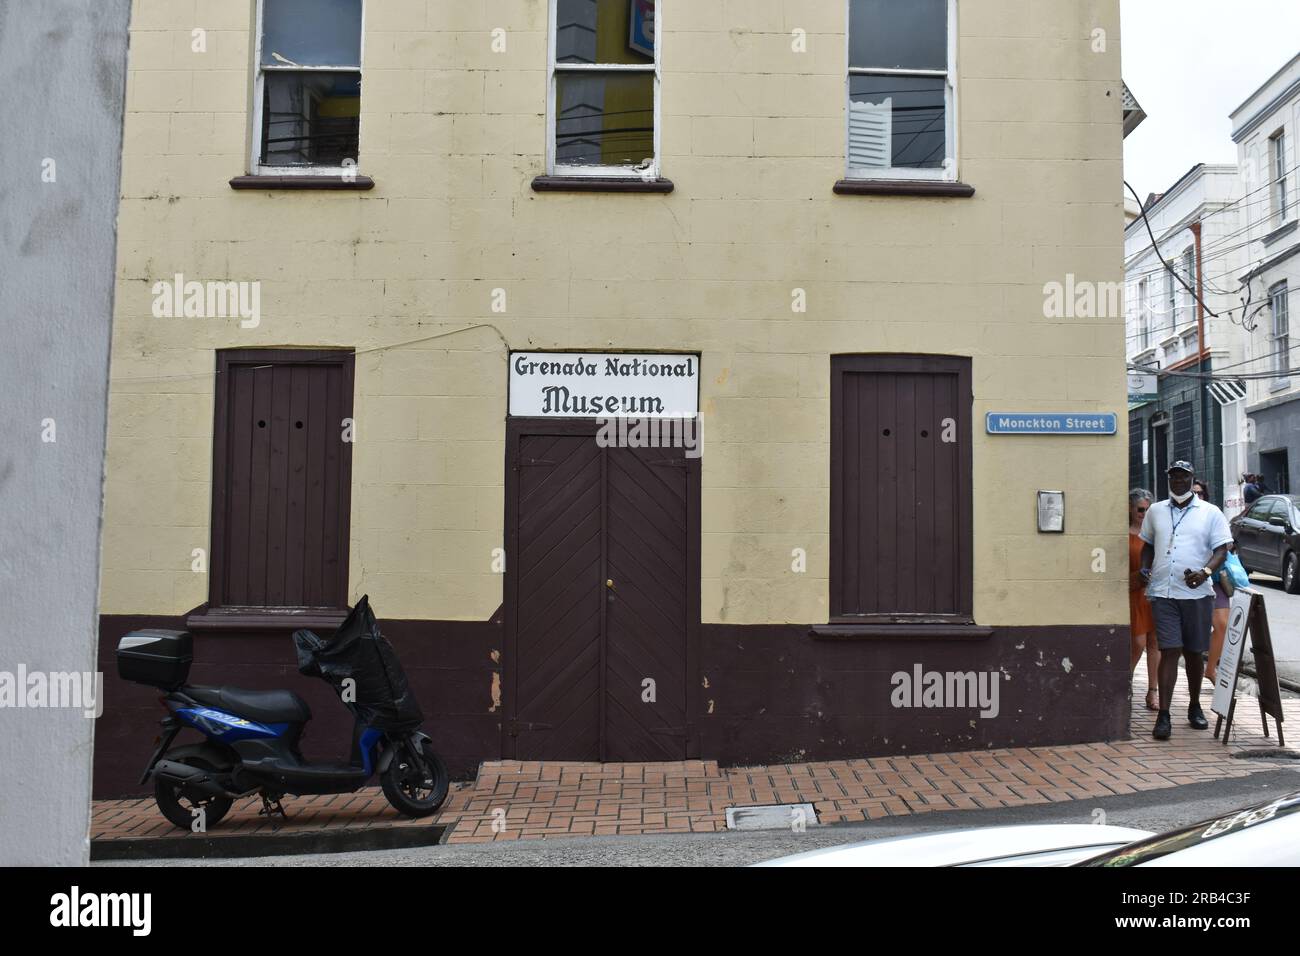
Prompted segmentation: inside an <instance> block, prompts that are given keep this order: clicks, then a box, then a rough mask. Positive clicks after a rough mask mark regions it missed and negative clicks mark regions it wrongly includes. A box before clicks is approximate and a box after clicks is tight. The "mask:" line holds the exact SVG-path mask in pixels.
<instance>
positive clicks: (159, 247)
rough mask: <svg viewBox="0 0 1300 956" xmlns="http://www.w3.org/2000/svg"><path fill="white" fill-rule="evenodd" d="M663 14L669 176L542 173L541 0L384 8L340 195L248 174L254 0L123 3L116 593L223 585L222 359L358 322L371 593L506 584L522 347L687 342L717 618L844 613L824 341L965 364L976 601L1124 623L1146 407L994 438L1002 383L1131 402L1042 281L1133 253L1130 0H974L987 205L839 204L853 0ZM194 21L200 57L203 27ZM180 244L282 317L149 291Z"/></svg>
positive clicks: (965, 155)
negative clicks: (1138, 426)
mask: <svg viewBox="0 0 1300 956" xmlns="http://www.w3.org/2000/svg"><path fill="white" fill-rule="evenodd" d="M661 6H662V7H663V13H662V31H661V33H660V37H659V42H660V44H661V48H662V70H661V106H660V110H661V115H660V119H659V123H660V130H661V139H662V149H661V168H662V173H663V175H664V176H666V177H668V178H670V179H672V180H673V182H674V183H675V186H676V189H675V191H674V192H672V193H671V194H667V195H615V194H557V193H535V192H533V191H532V189H531V188H530V183H531V180H532V179H533V177H534V176H536V175H538V174H541V173H544V172H545V143H546V90H547V83H548V77H547V74H546V64H547V42H548V40H547V24H548V19H547V13H546V4H545V3H542V2H533V0H527V2H525V0H483V2H473V3H461V4H450V3H445V2H442V0H429V2H424V0H400V2H398V0H382V2H379V0H371V2H369V3H367V5H366V19H365V35H364V38H363V71H364V73H363V77H364V79H363V93H362V98H361V119H360V157H359V165H358V171H359V172H360V173H361V174H363V175H366V176H371V177H373V178H374V180H375V188H374V189H373V190H370V191H366V192H338V193H320V192H296V191H292V192H291V191H233V190H231V189H230V188H229V186H228V185H227V181H228V180H229V179H230V178H231V177H232V176H234V175H238V174H242V173H244V172H246V171H247V165H248V159H247V157H248V153H249V150H250V138H249V137H250V131H249V115H250V107H249V101H250V97H251V88H252V80H253V73H252V66H251V56H250V52H249V51H250V49H251V36H252V33H251V31H252V22H253V13H252V10H253V4H252V3H251V2H249V3H235V2H231V3H223V4H216V3H206V2H198V0H179V2H173V0H168V2H166V3H163V2H157V0H137V2H136V4H135V19H134V24H133V32H132V57H131V64H130V66H131V71H130V77H129V83H128V115H127V119H126V130H125V135H126V153H125V160H124V172H123V189H122V194H123V197H122V208H121V219H120V245H119V268H118V297H117V303H118V304H117V312H116V316H115V323H114V369H113V385H112V399H111V409H110V436H109V464H108V492H107V502H106V517H105V548H104V576H103V600H104V611H105V613H131V614H141V613H156V614H180V613H183V612H185V611H187V610H189V609H190V608H192V607H194V606H196V605H198V604H200V603H201V602H203V601H204V600H206V598H207V579H206V576H205V575H202V574H197V573H194V572H191V571H190V570H189V569H190V562H191V551H192V549H194V548H206V547H207V546H208V544H209V542H208V532H209V511H210V494H211V478H210V470H211V445H212V434H211V432H212V420H213V416H212V412H213V409H212V396H213V367H214V357H213V352H214V350H216V349H219V348H229V347H270V346H347V347H353V348H355V349H356V350H357V352H358V357H357V364H356V395H355V409H354V411H355V414H356V418H357V422H358V439H357V444H356V446H355V450H354V461H353V480H352V507H353V520H352V542H351V572H350V573H351V594H352V597H353V598H355V597H356V596H359V595H360V594H361V593H363V592H369V593H370V595H371V598H372V601H373V602H374V604H375V606H376V608H378V609H380V610H381V613H382V615H383V616H385V617H395V618H419V619H460V620H485V619H486V618H487V617H488V616H489V615H490V614H491V613H492V612H493V611H494V610H495V609H496V608H497V607H498V606H499V605H500V603H501V599H502V587H501V585H502V579H501V575H500V574H497V573H495V572H494V571H493V570H492V549H493V548H497V547H500V546H502V523H503V512H504V503H503V468H504V434H505V427H504V417H505V414H506V381H507V375H506V352H507V345H508V346H509V347H510V348H522V349H575V350H576V349H593V350H596V349H618V350H642V349H644V350H658V349H667V350H689V351H698V352H700V353H701V355H702V395H701V400H702V412H703V420H704V441H705V452H704V457H703V475H702V481H703V529H702V534H703V541H702V551H703V562H702V569H703V572H702V573H703V609H702V613H703V619H704V621H705V622H718V623H738V624H747V623H784V622H816V621H824V620H825V619H826V616H827V613H828V601H827V588H828V569H827V561H828V549H829V533H828V523H829V520H830V517H829V487H828V481H829V479H828V472H829V445H828V441H829V422H830V408H829V379H830V361H829V356H830V355H831V354H834V353H842V352H930V353H940V354H956V355H965V356H970V357H972V360H973V387H974V393H975V401H974V407H973V414H972V421H971V428H972V430H973V442H974V455H973V457H974V489H973V491H974V501H975V511H974V539H975V556H974V562H975V616H976V619H977V620H978V621H979V622H980V623H982V624H991V625H998V624H1022V625H1026V624H1122V623H1123V622H1125V621H1126V620H1127V610H1126V607H1127V605H1126V603H1125V594H1126V574H1127V565H1126V561H1125V554H1126V552H1125V544H1126V542H1125V538H1124V534H1123V530H1124V528H1125V511H1124V509H1125V505H1126V498H1125V491H1126V487H1125V485H1126V471H1127V469H1126V455H1127V438H1126V436H1125V434H1124V432H1123V430H1124V428H1125V425H1124V423H1123V422H1122V421H1121V423H1120V429H1121V432H1120V434H1118V435H1116V436H1112V437H1104V438H1053V437H1034V438H1026V437H996V436H987V435H985V434H984V433H983V418H984V413H985V412H987V411H994V410H1027V411H1120V410H1122V409H1123V408H1124V401H1125V392H1124V380H1123V375H1122V374H1121V373H1120V371H1119V369H1120V367H1121V366H1120V363H1121V362H1122V359H1123V355H1124V324H1123V317H1122V315H1114V316H1105V317H1102V318H1096V319H1089V318H1062V319H1055V318H1046V317H1045V316H1044V308H1043V306H1044V285H1045V283H1049V282H1064V281H1065V277H1066V274H1067V273H1073V274H1074V275H1075V276H1076V277H1077V278H1078V279H1079V280H1086V281H1094V282H1120V281H1122V278H1123V270H1122V247H1121V243H1122V224H1123V216H1122V208H1121V202H1120V199H1119V197H1120V196H1121V186H1120V183H1121V131H1120V123H1121V107H1120V94H1121V82H1120V66H1119V64H1120V59H1119V4H1118V0H1090V2H1079V3H1070V4H1044V3H1031V2H1029V0H959V2H958V4H957V7H958V21H957V22H958V27H957V30H958V40H957V63H956V76H957V81H956V82H957V91H958V93H957V96H958V106H957V109H958V113H957V126H958V145H957V152H958V161H959V173H960V178H961V180H962V181H963V182H967V183H970V184H971V185H973V186H974V187H975V189H976V193H975V196H974V197H972V198H969V199H934V198H919V197H911V198H909V197H861V196H837V195H833V194H832V192H831V187H832V185H833V183H834V182H835V181H836V180H837V179H839V178H841V177H842V175H843V173H844V153H845V100H846V92H845V77H846V44H845V30H846V28H847V5H846V3H845V0H799V2H793V0H787V2H780V0H763V2H755V0H745V2H729V0H728V2H722V0H720V2H715V3H705V4H700V3H685V2H681V0H662V3H661ZM196 27H202V28H204V29H206V30H207V38H208V45H207V52H206V53H193V52H191V51H190V43H189V37H190V35H191V31H192V30H193V29H194V28H196ZM495 28H501V29H504V30H505V37H506V49H505V51H504V52H499V53H496V52H493V50H492V33H491V31H492V30H493V29H495ZM796 29H800V30H804V31H806V34H807V52H805V53H796V52H793V50H792V48H791V39H792V31H794V30H796ZM1099 29H1100V30H1104V31H1105V35H1106V39H1105V51H1104V52H1094V47H1095V46H1096V45H1097V41H1096V36H1095V33H1094V31H1096V30H1099ZM178 272H179V273H183V274H184V275H185V277H186V278H187V279H199V280H209V279H212V280H232V281H257V282H260V283H261V296H262V299H261V311H262V316H261V322H260V324H259V325H258V326H257V327H256V328H247V329H246V328H241V327H240V324H239V320H238V318H232V319H159V318H155V317H153V315H152V314H151V303H152V295H151V292H150V290H151V287H152V285H153V283H155V282H157V281H159V280H164V279H170V277H171V276H172V275H173V274H174V273H178ZM497 289H501V290H504V291H505V296H506V309H505V311H504V312H501V313H498V312H494V311H493V309H492V303H493V294H494V290H497ZM795 289H802V290H804V292H805V294H806V296H807V311H806V312H802V313H799V312H794V311H793V310H792V295H793V292H794V290H795ZM462 330H463V331H462ZM440 334H441V335H443V336H444V337H442V338H437V339H431V338H430V337H431V336H435V335H440ZM414 340H421V341H418V342H417V343H416V344H412V345H403V344H401V343H407V342H412V341H414ZM1123 417H1124V416H1121V419H1122V418H1123ZM1040 488H1052V489H1062V490H1064V491H1065V492H1066V502H1067V514H1066V533H1065V534H1064V535H1052V536H1047V535H1040V534H1038V533H1037V532H1036V530H1035V511H1034V500H1035V492H1036V490H1037V489H1040ZM793 548H804V549H806V551H807V554H808V570H807V572H806V573H802V574H800V573H794V572H792V571H791V551H792V549H793ZM1096 549H1101V550H1102V551H1103V552H1104V554H1105V565H1104V571H1098V570H1096V568H1097V567H1098V565H1097V558H1096V555H1095V551H1096Z"/></svg>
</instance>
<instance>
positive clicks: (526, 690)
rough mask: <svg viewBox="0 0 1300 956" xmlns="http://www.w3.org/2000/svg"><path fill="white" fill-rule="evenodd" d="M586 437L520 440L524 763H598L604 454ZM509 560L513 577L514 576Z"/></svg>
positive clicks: (517, 676) (518, 660) (519, 685)
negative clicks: (533, 761) (537, 761)
mask: <svg viewBox="0 0 1300 956" xmlns="http://www.w3.org/2000/svg"><path fill="white" fill-rule="evenodd" d="M600 451H601V450H600V449H599V448H598V447H596V442H595V441H594V440H593V439H592V438H590V437H585V436H566V435H527V436H524V437H523V438H522V439H521V440H520V442H519V462H518V468H519V470H518V486H517V487H518V496H519V497H518V502H519V504H518V507H519V525H518V543H517V545H516V547H515V551H514V554H513V555H512V554H510V553H507V555H506V562H507V564H506V566H507V573H513V574H515V575H516V578H517V588H518V591H517V595H516V601H517V604H516V608H517V610H516V614H517V617H516V620H517V621H518V630H517V633H518V643H517V646H516V648H515V653H514V655H513V656H514V658H515V665H514V667H513V668H512V670H513V674H514V699H515V707H514V713H515V717H516V719H517V720H518V721H519V722H520V723H521V724H522V725H524V726H525V727H526V728H530V729H529V730H528V731H527V732H524V733H521V734H519V749H518V751H517V754H516V755H517V756H518V757H519V758H520V759H522V760H541V759H549V760H599V759H601V757H600V743H601V734H600V710H601V697H600V692H601V683H602V681H601V674H602V661H601V651H602V648H601V643H602V641H601V629H602V628H601V616H602V613H603V594H602V578H601V573H602V570H603V554H602V552H603V549H604V542H603V537H602V530H603V518H602V501H601V471H602V466H603V462H602V456H601V454H600ZM511 562H513V563H514V568H515V571H513V572H511V571H510V567H511Z"/></svg>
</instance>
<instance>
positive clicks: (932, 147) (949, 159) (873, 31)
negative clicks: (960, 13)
mask: <svg viewBox="0 0 1300 956" xmlns="http://www.w3.org/2000/svg"><path fill="white" fill-rule="evenodd" d="M955 20H956V11H955V5H954V4H953V2H952V0H908V2H907V3H897V2H895V0H849V37H848V40H849V79H848V87H849V95H848V175H849V176H850V177H858V178H886V179H949V180H955V179H956V178H957V170H956V150H955V145H954V140H955V137H956V123H955V117H954V99H955V91H954V87H953V78H952V62H953V60H954V56H953V52H952V51H953V49H954V46H955V44H954V36H955V30H956V24H955Z"/></svg>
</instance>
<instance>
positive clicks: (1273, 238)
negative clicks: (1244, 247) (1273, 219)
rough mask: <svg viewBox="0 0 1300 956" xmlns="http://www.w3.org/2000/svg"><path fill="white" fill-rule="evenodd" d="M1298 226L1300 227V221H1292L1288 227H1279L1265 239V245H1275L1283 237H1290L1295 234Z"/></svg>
mask: <svg viewBox="0 0 1300 956" xmlns="http://www.w3.org/2000/svg"><path fill="white" fill-rule="evenodd" d="M1297 226H1300V219H1292V220H1291V221H1290V222H1288V223H1287V224H1286V225H1283V226H1278V227H1277V228H1276V229H1274V230H1273V231H1272V232H1270V233H1269V234H1268V235H1267V236H1265V237H1264V239H1263V243H1264V245H1265V246H1271V245H1272V244H1273V243H1275V242H1277V241H1278V240H1279V239H1281V238H1282V237H1283V236H1286V235H1290V234H1291V233H1293V232H1295V230H1296V227H1297Z"/></svg>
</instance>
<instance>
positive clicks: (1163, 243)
mask: <svg viewBox="0 0 1300 956" xmlns="http://www.w3.org/2000/svg"><path fill="white" fill-rule="evenodd" d="M1241 195H1242V185H1241V179H1240V177H1239V175H1238V170H1237V167H1236V166H1233V165H1209V164H1204V163H1203V164H1200V165H1197V166H1195V167H1193V168H1192V169H1191V170H1189V171H1188V172H1187V173H1186V174H1185V175H1184V176H1183V177H1182V178H1181V179H1179V180H1178V182H1176V183H1174V184H1173V185H1172V186H1171V187H1170V188H1169V189H1168V190H1167V191H1166V192H1164V193H1160V194H1156V195H1153V196H1151V197H1149V198H1148V199H1147V200H1146V203H1145V209H1144V211H1145V217H1143V216H1142V215H1138V216H1137V217H1136V218H1134V219H1132V220H1131V221H1130V222H1128V224H1127V225H1126V227H1125V230H1124V260H1125V286H1126V290H1125V291H1126V295H1125V302H1126V309H1127V319H1126V323H1125V325H1126V336H1127V347H1126V350H1125V351H1126V357H1127V359H1128V365H1129V369H1130V370H1150V371H1153V372H1155V373H1156V376H1157V387H1156V390H1155V391H1154V393H1149V394H1153V395H1154V398H1152V399H1150V400H1147V401H1140V402H1138V401H1135V402H1132V403H1131V404H1130V407H1129V440H1130V449H1129V472H1130V476H1129V478H1130V484H1131V485H1134V486H1142V487H1146V488H1150V489H1152V490H1153V491H1154V492H1156V494H1157V496H1159V497H1164V496H1165V494H1166V492H1167V485H1166V479H1165V469H1166V468H1167V467H1168V465H1169V463H1170V462H1171V461H1176V460H1178V459H1187V460H1190V461H1192V462H1194V463H1195V464H1196V467H1197V471H1198V472H1199V474H1200V476H1201V477H1202V478H1204V479H1206V480H1207V481H1208V482H1209V484H1210V486H1211V496H1212V497H1213V499H1214V500H1215V501H1216V503H1220V504H1222V505H1223V506H1224V508H1225V510H1227V511H1228V512H1229V513H1230V514H1232V513H1235V510H1239V509H1240V486H1239V483H1238V479H1239V477H1240V474H1241V472H1242V471H1243V470H1244V468H1245V448H1244V445H1243V441H1244V438H1245V437H1246V434H1245V411H1244V397H1245V393H1244V389H1242V388H1241V387H1240V385H1238V384H1236V383H1234V382H1230V381H1229V382H1218V381H1210V380H1209V379H1208V377H1207V375H1208V373H1211V372H1216V373H1218V372H1221V371H1225V370H1226V371H1230V370H1232V369H1234V368H1239V367H1240V363H1241V362H1242V361H1243V360H1244V359H1245V358H1246V354H1245V349H1246V341H1245V337H1244V336H1243V335H1242V334H1241V327H1240V325H1238V324H1236V322H1237V320H1239V316H1240V307H1241V301H1240V298H1239V295H1238V291H1237V290H1238V282H1237V279H1236V277H1237V275H1238V274H1239V273H1240V272H1241V270H1242V267H1243V266H1244V264H1245V262H1246V251H1245V249H1244V248H1242V247H1241V239H1240V238H1239V232H1240V229H1241V225H1242V224H1241V221H1240V219H1239V215H1240V203H1239V202H1238V200H1239V199H1240V198H1241ZM1125 218H1126V219H1127V218H1128V217H1127V216H1126V217H1125ZM1148 223H1149V224H1150V230H1149V231H1148ZM1198 230H1199V233H1200V236H1199V245H1198V237H1197V232H1198ZM1152 234H1154V237H1155V240H1156V244H1153V243H1152ZM1157 245H1158V249H1159V251H1158V252H1157ZM1162 258H1163V260H1164V261H1162ZM1166 263H1168V265H1169V266H1170V267H1172V268H1167V267H1166ZM1180 279H1181V280H1183V281H1180ZM1189 287H1190V289H1189ZM1198 288H1199V289H1200V290H1201V298H1202V301H1203V302H1204V305H1205V308H1206V311H1205V312H1204V313H1202V311H1201V310H1200V309H1198V307H1197V301H1196V296H1195V295H1194V294H1193V292H1192V291H1191V290H1195V289H1198ZM1234 308H1235V309H1236V310H1237V311H1235V312H1234V311H1232V310H1233V309H1234Z"/></svg>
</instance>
